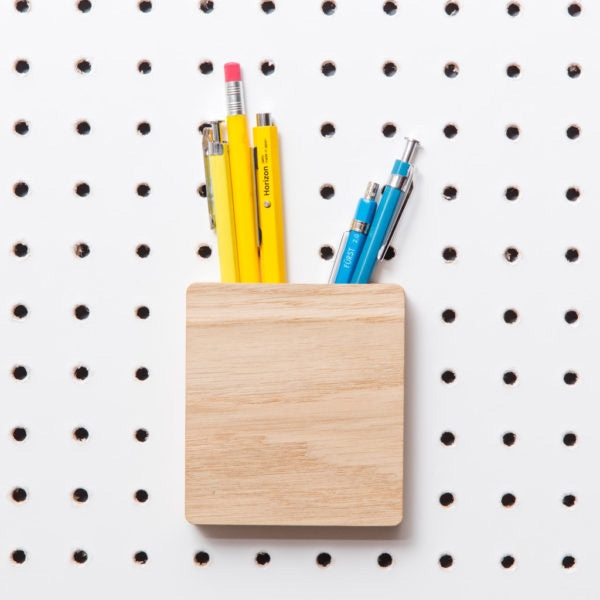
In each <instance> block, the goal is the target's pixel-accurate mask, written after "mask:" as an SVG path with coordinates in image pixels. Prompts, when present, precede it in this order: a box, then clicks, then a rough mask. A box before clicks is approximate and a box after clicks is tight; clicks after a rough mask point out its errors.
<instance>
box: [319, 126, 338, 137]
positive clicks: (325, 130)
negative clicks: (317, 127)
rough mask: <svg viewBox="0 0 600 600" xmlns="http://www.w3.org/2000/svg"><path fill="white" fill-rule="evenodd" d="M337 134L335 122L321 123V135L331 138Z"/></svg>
mask: <svg viewBox="0 0 600 600" xmlns="http://www.w3.org/2000/svg"><path fill="white" fill-rule="evenodd" d="M334 134H335V125H334V124H333V123H323V124H322V125H321V135H322V136H323V137H326V138H329V137H333V136H334Z"/></svg>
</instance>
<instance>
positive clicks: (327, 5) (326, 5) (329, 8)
mask: <svg viewBox="0 0 600 600" xmlns="http://www.w3.org/2000/svg"><path fill="white" fill-rule="evenodd" d="M335 9H336V5H335V2H332V1H331V0H326V2H323V4H321V10H322V11H323V12H324V13H325V14H326V15H328V16H331V15H332V14H333V13H334V12H335Z"/></svg>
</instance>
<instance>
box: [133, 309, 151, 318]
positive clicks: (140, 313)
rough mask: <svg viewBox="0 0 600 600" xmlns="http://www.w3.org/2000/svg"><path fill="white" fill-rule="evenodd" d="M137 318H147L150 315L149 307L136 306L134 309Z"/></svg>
mask: <svg viewBox="0 0 600 600" xmlns="http://www.w3.org/2000/svg"><path fill="white" fill-rule="evenodd" d="M135 314H136V316H137V317H138V319H147V318H148V317H149V316H150V309H149V308H148V307H147V306H138V307H137V308H136V309H135Z"/></svg>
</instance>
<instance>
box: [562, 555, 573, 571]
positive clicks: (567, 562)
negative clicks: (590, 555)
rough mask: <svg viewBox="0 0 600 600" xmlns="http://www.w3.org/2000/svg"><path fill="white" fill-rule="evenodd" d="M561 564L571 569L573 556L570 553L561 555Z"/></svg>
mask: <svg viewBox="0 0 600 600" xmlns="http://www.w3.org/2000/svg"><path fill="white" fill-rule="evenodd" d="M562 566H563V567H564V568H565V569H572V568H573V567H574V566H575V557H574V556H570V555H569V556H565V557H563V559H562Z"/></svg>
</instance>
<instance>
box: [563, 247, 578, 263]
mask: <svg viewBox="0 0 600 600" xmlns="http://www.w3.org/2000/svg"><path fill="white" fill-rule="evenodd" d="M565 258H566V259H567V261H568V262H576V261H577V260H579V250H577V248H569V249H568V250H567V251H566V252H565Z"/></svg>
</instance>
